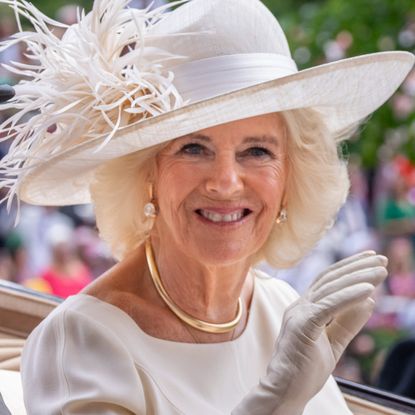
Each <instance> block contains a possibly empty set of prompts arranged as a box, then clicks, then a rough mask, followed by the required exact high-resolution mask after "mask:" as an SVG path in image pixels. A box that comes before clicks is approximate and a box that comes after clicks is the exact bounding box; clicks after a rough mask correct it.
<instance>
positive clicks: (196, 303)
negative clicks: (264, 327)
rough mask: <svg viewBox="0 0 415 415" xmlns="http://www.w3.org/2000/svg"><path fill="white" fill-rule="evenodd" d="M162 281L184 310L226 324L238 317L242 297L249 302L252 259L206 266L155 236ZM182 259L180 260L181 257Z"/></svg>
mask: <svg viewBox="0 0 415 415" xmlns="http://www.w3.org/2000/svg"><path fill="white" fill-rule="evenodd" d="M152 244H153V250H154V256H155V260H156V263H157V267H158V269H159V273H160V276H161V280H162V283H163V285H164V287H165V289H166V291H167V293H168V294H169V296H170V297H171V299H172V300H173V301H174V303H175V304H176V305H177V306H178V307H180V308H181V309H182V310H183V311H185V312H187V313H188V314H190V315H192V316H193V317H196V318H199V319H203V320H205V321H209V322H214V323H222V322H227V321H229V320H232V319H233V318H234V317H235V314H236V311H237V305H238V299H239V297H242V300H243V303H244V306H245V307H246V306H247V305H248V302H249V300H250V297H251V294H252V288H253V283H252V280H251V279H250V278H246V276H247V274H248V271H249V263H248V261H240V262H238V263H232V264H229V265H228V264H226V265H206V264H204V263H201V262H200V261H197V260H196V259H195V258H192V257H190V256H188V255H186V253H184V252H182V251H181V250H180V249H178V248H176V247H174V246H172V244H171V245H170V246H168V247H164V246H163V244H160V243H159V240H158V238H153V239H152ZM178 259H179V260H178Z"/></svg>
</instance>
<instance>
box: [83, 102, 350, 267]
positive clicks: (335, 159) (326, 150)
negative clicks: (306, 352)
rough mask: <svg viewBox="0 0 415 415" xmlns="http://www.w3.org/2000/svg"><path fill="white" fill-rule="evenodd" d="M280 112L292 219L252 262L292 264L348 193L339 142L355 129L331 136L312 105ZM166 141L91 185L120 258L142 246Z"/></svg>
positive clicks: (117, 164)
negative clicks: (158, 159)
mask: <svg viewBox="0 0 415 415" xmlns="http://www.w3.org/2000/svg"><path fill="white" fill-rule="evenodd" d="M280 115H282V117H283V120H284V122H285V126H286V129H287V136H288V137H287V138H288V139H287V157H288V171H289V174H288V177H287V186H286V209H287V211H288V219H287V221H286V222H285V223H283V224H279V225H278V224H275V225H274V226H273V228H272V229H271V231H270V234H269V236H268V239H267V241H266V242H265V244H264V245H263V246H262V247H259V249H258V252H257V253H256V254H255V256H254V262H258V261H260V260H263V259H265V260H266V261H267V262H268V263H269V264H271V265H273V266H275V267H278V268H288V267H291V266H293V265H294V264H296V263H297V262H298V261H299V260H301V258H303V256H304V255H305V254H306V253H307V252H308V251H309V250H310V249H311V248H312V247H313V246H314V245H315V244H316V243H317V241H318V240H319V239H320V238H321V237H322V236H323V234H324V233H325V231H326V230H327V229H328V228H329V227H330V226H331V225H332V223H333V220H334V217H335V215H336V213H337V212H338V210H339V209H340V207H341V206H342V204H343V203H344V201H345V199H346V197H347V194H348V190H349V179H348V174H347V164H346V161H345V160H344V159H343V157H342V156H341V154H339V148H338V144H337V143H338V142H339V141H340V140H341V139H343V138H346V137H347V136H349V135H350V134H351V132H352V130H353V129H350V130H349V131H347V132H345V133H344V134H342V137H333V136H332V135H331V134H330V133H329V131H328V129H327V128H326V126H325V124H324V122H323V120H322V118H321V117H320V115H319V113H318V112H317V111H316V110H313V109H296V110H291V111H285V112H282V113H280ZM166 145H167V144H166V143H164V144H160V145H157V146H154V147H151V148H148V149H145V150H141V151H138V152H136V153H132V154H128V155H126V156H123V157H120V158H117V159H114V160H112V161H110V162H108V163H106V164H105V165H104V166H103V167H101V168H100V170H99V171H98V172H97V174H96V176H95V180H94V182H93V184H92V185H91V188H90V191H91V197H92V200H93V203H94V205H95V213H96V220H97V227H98V229H99V231H100V235H101V237H102V238H103V239H104V240H105V241H106V242H107V243H108V244H109V246H110V249H111V251H112V253H113V255H114V257H115V258H116V259H118V260H121V259H122V258H124V257H125V256H126V255H127V254H128V253H129V252H130V251H132V250H133V249H135V248H136V247H138V246H139V245H140V244H141V243H142V242H143V241H144V239H145V238H146V235H147V233H148V232H149V226H150V221H149V220H148V219H147V218H146V217H145V216H144V213H143V211H144V205H145V204H146V203H148V202H149V200H148V190H147V186H148V183H149V182H151V181H152V178H153V177H154V172H155V168H156V155H157V154H158V152H159V151H160V150H161V149H162V148H163V147H164V146H166Z"/></svg>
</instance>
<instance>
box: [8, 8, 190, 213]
mask: <svg viewBox="0 0 415 415" xmlns="http://www.w3.org/2000/svg"><path fill="white" fill-rule="evenodd" d="M130 1H131V0H95V2H94V5H93V9H92V11H91V12H90V13H89V14H85V12H84V11H79V10H78V23H76V24H74V25H72V26H67V25H65V24H63V23H60V22H57V21H54V20H52V19H50V18H48V17H47V16H45V15H44V14H43V13H41V12H40V11H39V10H38V9H37V8H36V7H35V6H33V5H32V4H31V3H29V2H27V1H25V0H0V3H1V4H7V5H9V6H10V7H12V8H13V10H14V13H15V16H16V21H17V24H18V27H19V32H18V33H16V34H15V35H13V36H11V38H10V39H8V40H6V41H3V42H0V51H2V50H4V49H7V48H8V47H11V46H13V45H15V44H17V43H23V44H24V45H25V46H26V52H25V56H26V57H27V59H28V60H29V61H31V63H20V62H10V63H9V64H7V65H3V67H4V68H6V69H7V70H9V71H11V72H12V73H14V74H17V75H19V76H21V77H23V79H22V80H21V81H20V82H19V84H18V85H16V88H15V89H16V96H15V97H14V98H13V99H12V100H11V101H10V102H8V103H5V104H3V105H1V106H0V109H15V110H17V112H16V113H15V114H14V115H13V116H11V117H10V118H9V119H7V120H6V121H4V122H3V123H2V124H1V125H0V129H1V130H2V131H3V132H4V133H5V134H6V135H5V137H4V138H2V139H0V141H4V140H11V145H10V149H9V152H8V154H7V155H6V156H5V157H4V158H3V159H2V160H1V161H0V175H1V177H3V178H2V179H1V181H0V188H2V187H5V188H8V194H7V196H6V197H5V198H4V199H3V200H1V201H0V203H1V202H2V201H5V200H7V201H8V207H10V206H11V204H12V199H13V197H14V196H15V195H17V194H18V192H19V186H20V184H21V181H22V179H23V178H24V176H25V175H26V174H28V173H29V172H30V170H31V169H33V168H35V167H36V166H38V165H39V164H41V163H44V162H45V161H47V160H48V158H49V157H50V156H52V155H56V154H59V153H60V152H63V151H66V150H68V149H70V148H71V147H73V146H75V145H77V144H79V143H82V142H88V141H89V140H93V139H94V138H96V137H97V136H98V135H102V137H104V138H103V140H102V142H101V144H100V145H99V146H98V147H97V148H96V149H95V151H99V150H100V149H101V148H102V147H103V146H105V145H106V144H107V143H108V142H109V141H110V140H111V139H112V138H113V137H114V135H115V134H116V133H117V131H118V130H119V129H122V128H123V127H125V126H127V125H128V124H129V123H131V122H139V121H140V120H143V119H147V118H149V117H153V116H155V115H158V114H161V113H164V112H166V111H170V110H173V109H176V108H179V107H180V106H182V105H184V102H183V100H182V98H181V97H180V94H179V93H178V91H177V90H176V88H175V87H174V83H173V78H174V77H173V74H172V73H170V72H168V71H167V70H165V69H164V66H163V64H164V63H165V62H168V61H169V60H173V59H174V60H180V59H182V58H183V57H182V56H177V55H172V54H170V53H169V52H168V51H166V50H161V49H158V48H154V47H147V46H146V45H147V44H148V41H149V40H150V39H152V38H153V39H154V35H150V34H149V31H150V29H151V26H152V25H154V24H156V23H157V22H159V21H160V20H161V19H163V18H164V17H165V16H166V15H167V14H166V11H167V10H168V9H170V8H171V7H172V6H176V5H178V4H182V3H185V2H187V1H188V0H179V1H175V2H173V3H170V4H168V5H164V6H162V7H159V8H156V9H154V10H150V8H147V9H143V10H138V9H128V8H127V6H128V4H129V3H130ZM21 17H23V18H25V19H27V20H28V21H29V22H30V23H31V25H32V26H33V29H34V31H32V32H29V31H23V29H22V25H21V22H20V18H21ZM50 27H58V28H65V29H66V32H65V33H64V35H63V37H62V39H59V38H58V37H57V36H56V35H55V34H54V33H53V30H51V28H50ZM184 35H189V34H188V33H183V34H181V33H180V34H172V35H171V36H184ZM121 55H122V56H121ZM52 127H53V128H54V131H53V132H51V133H49V132H48V131H49V130H50V129H51V128H52Z"/></svg>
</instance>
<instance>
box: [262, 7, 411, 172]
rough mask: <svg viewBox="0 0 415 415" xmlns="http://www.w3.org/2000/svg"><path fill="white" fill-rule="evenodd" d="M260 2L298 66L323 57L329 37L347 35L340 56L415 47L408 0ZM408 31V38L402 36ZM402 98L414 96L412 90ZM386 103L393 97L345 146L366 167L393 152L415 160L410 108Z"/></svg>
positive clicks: (335, 39)
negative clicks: (402, 110) (407, 110)
mask: <svg viewBox="0 0 415 415" xmlns="http://www.w3.org/2000/svg"><path fill="white" fill-rule="evenodd" d="M263 3H265V4H266V6H267V7H268V8H269V9H270V10H271V11H272V12H273V13H274V15H275V16H277V18H278V19H279V21H280V23H281V26H282V27H283V29H284V31H285V33H286V35H287V38H288V40H289V43H290V47H291V51H292V52H293V56H294V57H295V58H296V60H297V64H298V66H299V68H301V69H302V68H306V67H310V66H313V65H317V64H321V63H323V62H325V61H326V52H325V49H326V48H327V47H328V46H329V45H330V42H334V41H338V42H339V41H340V42H342V41H343V42H350V41H351V44H350V46H349V47H348V48H347V49H346V53H345V56H344V57H351V56H356V55H361V54H366V53H373V52H379V51H385V50H392V49H399V50H408V51H411V52H415V39H412V40H411V39H410V36H411V33H412V34H413V36H414V37H415V1H413V0H347V1H344V0H326V1H323V0H315V1H304V0H292V1H290V2H283V1H276V0H264V1H263ZM405 31H406V32H405ZM408 34H409V38H408V36H406V37H405V35H408ZM299 58H300V59H299ZM401 94H404V92H402V91H401ZM405 98H406V99H411V100H414V99H415V97H414V96H413V95H412V96H406V97H405ZM395 99H396V97H395ZM392 104H393V99H392V100H391V101H389V102H388V103H387V104H386V105H384V106H383V107H382V108H381V109H379V110H378V111H376V112H375V113H374V114H373V116H372V117H371V119H370V121H369V122H368V123H367V125H366V126H365V127H364V128H363V129H362V130H361V131H360V136H359V139H358V140H357V139H356V140H352V141H351V142H350V144H349V150H350V151H351V152H352V153H356V154H359V155H360V157H361V159H362V162H363V164H364V165H365V166H367V167H373V166H375V165H376V164H377V163H378V162H379V161H380V160H381V159H382V158H385V157H391V156H393V155H395V154H396V153H399V152H400V153H404V154H406V155H407V156H408V157H410V158H411V159H412V161H414V162H415V145H414V144H415V112H414V110H412V111H411V112H410V113H409V114H406V113H403V114H402V113H398V111H397V109H396V108H395V110H394V108H393V105H392ZM395 130H399V131H398V133H399V135H400V137H401V138H400V140H396V138H394V137H396V135H397V134H394V132H395ZM391 137H392V138H391ZM396 141H399V143H398V144H396Z"/></svg>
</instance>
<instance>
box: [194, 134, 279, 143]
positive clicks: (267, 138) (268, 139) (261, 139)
mask: <svg viewBox="0 0 415 415" xmlns="http://www.w3.org/2000/svg"><path fill="white" fill-rule="evenodd" d="M186 137H188V138H192V139H196V140H201V141H212V140H211V138H210V137H209V136H207V135H204V134H200V133H192V134H189V135H187V136H186ZM261 143H270V144H274V145H279V140H278V138H277V137H276V136H273V135H268V134H264V135H261V136H248V137H245V138H244V140H243V142H242V144H261Z"/></svg>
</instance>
